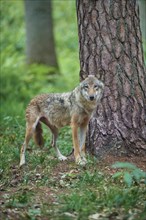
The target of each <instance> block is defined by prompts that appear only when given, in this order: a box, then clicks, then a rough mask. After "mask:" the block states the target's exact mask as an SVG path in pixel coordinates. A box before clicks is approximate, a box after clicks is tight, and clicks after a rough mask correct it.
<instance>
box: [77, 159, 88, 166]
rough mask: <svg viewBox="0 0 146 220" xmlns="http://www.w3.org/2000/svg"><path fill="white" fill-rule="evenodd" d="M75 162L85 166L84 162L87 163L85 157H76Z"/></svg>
mask: <svg viewBox="0 0 146 220" xmlns="http://www.w3.org/2000/svg"><path fill="white" fill-rule="evenodd" d="M76 163H77V164H78V165H81V166H85V165H86V163H87V160H86V158H78V159H77V160H76Z"/></svg>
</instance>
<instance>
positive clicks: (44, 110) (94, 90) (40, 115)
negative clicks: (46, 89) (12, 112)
mask: <svg viewBox="0 0 146 220" xmlns="http://www.w3.org/2000/svg"><path fill="white" fill-rule="evenodd" d="M103 87H104V86H103V83H102V82H101V81H99V80H98V79H97V78H96V77H95V76H92V75H89V76H88V77H87V78H86V79H85V80H84V81H82V82H81V83H80V85H79V86H78V87H76V88H75V89H74V90H73V91H72V92H68V93H61V94H59V93H56V94H42V95H38V96H36V97H35V98H34V99H32V100H31V102H30V104H29V105H28V107H27V109H26V134H25V140H24V143H23V145H22V148H21V155H20V166H22V165H23V164H25V150H26V147H27V146H28V143H29V140H30V138H31V137H32V136H33V137H34V140H35V142H36V143H37V145H39V146H42V145H43V137H42V128H41V123H44V124H46V125H47V126H48V127H49V128H50V130H51V132H52V142H51V145H52V146H53V147H54V148H55V150H56V154H57V157H58V158H59V159H60V160H66V159H67V158H66V157H65V156H63V155H62V154H61V153H60V151H59V149H58V147H57V146H56V140H57V137H58V129H59V128H61V127H64V126H66V125H71V128H72V138H73V147H74V156H75V161H76V162H77V163H79V164H85V163H86V158H85V139H86V130H87V125H88V122H89V119H90V117H91V115H92V113H93V112H94V110H96V107H97V104H98V103H99V101H100V98H101V95H102V91H103ZM78 128H79V129H80V130H79V137H78Z"/></svg>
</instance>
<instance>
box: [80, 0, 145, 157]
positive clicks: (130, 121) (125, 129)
mask: <svg viewBox="0 0 146 220" xmlns="http://www.w3.org/2000/svg"><path fill="white" fill-rule="evenodd" d="M77 16H78V29H79V45H80V68H81V70H83V71H84V72H86V73H87V75H88V74H93V75H97V77H98V78H99V79H101V80H102V81H103V82H104V84H105V90H104V95H103V98H102V101H101V104H100V105H99V106H98V108H97V111H96V114H95V115H94V117H93V118H92V119H91V121H90V124H89V131H88V135H87V148H88V149H89V150H91V151H92V152H93V153H94V154H96V155H100V154H103V153H104V152H105V151H108V150H109V149H110V148H112V147H115V148H114V149H116V152H118V151H119V152H122V148H123V147H124V150H126V152H127V151H128V152H129V151H130V152H133V153H135V154H136V153H144V154H145V153H146V72H145V69H144V59H143V51H142V40H141V31H140V21H139V14H138V6H137V4H136V0H113V1H106V0H98V1H96V0H92V1H87V0H77ZM80 77H81V80H82V71H81V73H80Z"/></svg>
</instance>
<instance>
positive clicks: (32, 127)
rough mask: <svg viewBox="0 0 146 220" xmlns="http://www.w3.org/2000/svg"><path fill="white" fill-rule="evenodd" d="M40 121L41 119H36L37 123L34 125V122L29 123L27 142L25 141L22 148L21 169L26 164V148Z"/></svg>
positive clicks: (26, 135)
mask: <svg viewBox="0 0 146 220" xmlns="http://www.w3.org/2000/svg"><path fill="white" fill-rule="evenodd" d="M38 121H39V118H38V119H36V121H35V122H34V123H32V122H29V123H27V126H26V134H25V140H24V143H23V145H22V147H21V153H20V167H21V166H22V165H24V164H25V151H26V148H27V146H28V143H29V141H30V139H31V137H32V136H33V134H34V131H35V128H36V126H37V123H38Z"/></svg>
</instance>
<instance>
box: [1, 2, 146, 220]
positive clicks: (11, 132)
mask: <svg viewBox="0 0 146 220" xmlns="http://www.w3.org/2000/svg"><path fill="white" fill-rule="evenodd" d="M53 8H54V11H53V17H54V24H55V26H54V33H55V39H56V46H57V47H56V49H57V55H58V61H59V67H60V72H61V74H60V75H57V74H56V75H52V71H53V70H52V68H50V67H46V66H43V65H32V66H27V65H26V64H25V23H24V8H23V2H22V1H21V0H13V1H10V0H7V1H4V0H2V1H1V8H0V10H1V30H2V35H1V48H0V50H1V65H0V68H1V75H0V77H1V82H0V83H1V85H0V86H1V105H0V115H1V118H0V119H1V126H0V190H1V191H0V219H2V220H3V219H15V220H17V219H22V220H23V219H31V220H35V219H55V220H56V219H58V220H60V219H62V220H71V219H79V220H80V219H82V220H84V219H93V215H94V214H96V216H97V215H98V218H99V219H100V220H104V219H114V220H115V219H125V220H126V219H127V220H128V219H132V220H133V219H134V220H142V219H145V215H146V200H145V193H146V191H145V183H144V181H143V180H142V179H140V180H138V181H133V182H130V184H129V186H128V185H127V183H126V182H125V180H124V178H123V176H124V173H122V175H123V176H119V178H113V177H112V175H111V174H110V172H108V173H106V172H105V170H104V169H103V170H102V171H101V170H100V168H99V167H100V165H101V163H102V162H99V161H97V160H96V158H92V157H91V158H90V157H89V158H88V165H87V166H86V167H80V166H77V165H76V164H75V163H74V161H73V160H72V159H69V161H68V162H59V161H58V160H57V159H56V157H55V152H54V150H53V149H49V143H50V139H51V134H50V132H49V131H48V129H47V128H46V127H45V126H44V139H45V146H44V148H43V149H39V148H37V147H36V146H35V145H34V143H33V141H31V142H30V144H29V148H28V149H27V151H26V161H27V164H26V166H24V167H23V168H22V169H20V168H19V153H20V147H21V145H22V143H23V140H24V135H25V117H24V115H25V108H26V106H27V104H28V102H29V100H30V99H31V98H32V97H33V96H34V95H36V94H38V93H44V92H63V91H69V90H71V89H73V88H74V87H75V86H76V85H77V83H78V81H79V76H78V73H79V59H78V35H77V24H76V11H75V1H71V0H70V1H53ZM66 21H67V22H66ZM68 24H69V25H68ZM58 144H59V148H60V149H61V152H62V153H63V154H64V155H67V154H69V153H70V151H71V149H72V140H71V130H70V129H69V128H64V129H62V130H61V131H60V135H59V140H58ZM136 171H137V172H138V173H139V170H137V168H136ZM130 172H131V171H130ZM132 172H134V170H132ZM134 174H135V175H137V173H136V172H135V173H134Z"/></svg>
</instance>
